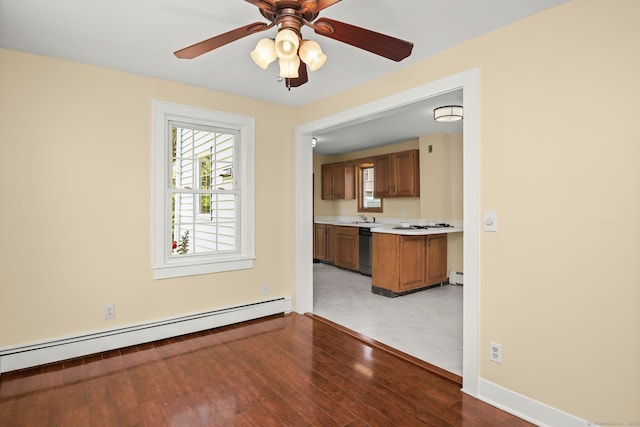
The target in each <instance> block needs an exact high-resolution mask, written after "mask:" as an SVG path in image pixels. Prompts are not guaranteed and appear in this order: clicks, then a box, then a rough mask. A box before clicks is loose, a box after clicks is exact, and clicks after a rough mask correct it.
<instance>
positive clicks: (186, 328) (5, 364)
mask: <svg viewBox="0 0 640 427" xmlns="http://www.w3.org/2000/svg"><path fill="white" fill-rule="evenodd" d="M291 310H292V301H291V297H290V296H286V297H282V298H276V299H272V300H269V301H262V302H257V303H253V304H246V305H241V306H237V307H229V308H224V309H219V310H213V311H208V312H203V313H196V314H191V315H187V316H181V317H175V318H170V319H164V320H159V321H154V322H148V323H143V324H137V325H131V326H125V327H120V328H115V329H109V330H103V331H98V332H92V333H87V334H83V335H76V336H70V337H63V338H55V339H50V340H46V341H42V342H37V343H31V344H26V345H21V346H16V347H9V348H3V349H0V374H2V372H9V371H15V370H17V369H24V368H29V367H33V366H39V365H44V364H47V363H53V362H58V361H61V360H67V359H72V358H74V357H81V356H86V355H89V354H94V353H100V352H103V351H108V350H113V349H116V348H123V347H128V346H131V345H137V344H143V343H146V342H151V341H156V340H161V339H166V338H170V337H175V336H179V335H184V334H189V333H192V332H199V331H204V330H207V329H212V328H217V327H220V326H225V325H231V324H234V323H239V322H244V321H247V320H253V319H258V318H260V317H265V316H270V315H273V314H280V313H289V312H291Z"/></svg>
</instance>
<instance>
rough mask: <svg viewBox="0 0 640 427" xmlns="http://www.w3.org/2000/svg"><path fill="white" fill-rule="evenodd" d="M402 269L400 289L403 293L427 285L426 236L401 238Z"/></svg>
mask: <svg viewBox="0 0 640 427" xmlns="http://www.w3.org/2000/svg"><path fill="white" fill-rule="evenodd" d="M398 238H399V239H400V250H399V257H400V269H399V272H398V273H399V287H400V290H401V291H404V290H409V289H413V288H419V287H421V286H424V284H425V272H426V263H425V256H424V248H425V237H424V236H399V237H398Z"/></svg>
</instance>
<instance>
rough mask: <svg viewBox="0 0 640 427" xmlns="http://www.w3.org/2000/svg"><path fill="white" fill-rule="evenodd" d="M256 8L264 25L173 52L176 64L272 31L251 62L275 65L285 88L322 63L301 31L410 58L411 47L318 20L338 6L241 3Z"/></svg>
mask: <svg viewBox="0 0 640 427" xmlns="http://www.w3.org/2000/svg"><path fill="white" fill-rule="evenodd" d="M245 1H247V2H249V3H251V4H253V5H254V6H256V7H257V8H258V9H259V10H260V13H261V14H262V16H263V17H265V18H266V19H267V20H268V21H269V23H264V22H254V23H252V24H248V25H245V26H243V27H240V28H236V29H235V30H231V31H228V32H226V33H223V34H220V35H217V36H215V37H212V38H210V39H207V40H204V41H201V42H199V43H196V44H194V45H191V46H189V47H185V48H184V49H180V50H178V51H176V52H174V55H175V56H177V57H178V58H183V59H192V58H195V57H198V56H200V55H202V54H204V53H207V52H210V51H212V50H214V49H217V48H219V47H221V46H224V45H226V44H228V43H231V42H234V41H236V40H239V39H241V38H243V37H246V36H248V35H250V34H255V33H259V32H261V31H265V30H268V29H269V28H272V27H274V26H275V27H276V28H277V29H278V34H277V36H276V38H275V40H273V39H268V38H267V39H262V40H260V42H258V46H256V50H254V51H252V52H251V57H252V58H253V60H254V61H255V62H256V64H258V65H259V66H260V67H261V68H263V69H266V68H267V66H268V65H269V64H270V63H271V62H273V61H275V60H276V59H279V64H280V77H281V78H284V80H285V84H286V86H287V87H288V88H289V89H291V87H298V86H301V85H303V84H305V83H307V82H308V81H309V78H308V75H307V66H308V67H309V69H310V70H312V71H315V70H317V69H318V68H320V67H321V66H322V65H323V64H324V62H325V61H326V59H327V57H326V55H324V53H322V50H321V49H320V46H319V45H318V43H317V42H315V41H313V40H304V39H303V38H302V33H301V31H300V30H301V28H302V27H303V26H305V25H306V26H307V27H310V28H312V29H313V30H314V31H315V33H316V34H319V35H321V36H325V37H329V38H331V39H334V40H338V41H341V42H343V43H346V44H349V45H351V46H355V47H357V48H360V49H363V50H366V51H368V52H371V53H374V54H376V55H380V56H382V57H385V58H388V59H391V60H393V61H396V62H398V61H402V60H403V59H404V58H406V57H408V56H409V55H411V51H412V49H413V43H411V42H408V41H405V40H401V39H397V38H395V37H391V36H387V35H385V34H381V33H378V32H375V31H371V30H367V29H365V28H361V27H356V26H354V25H350V24H346V23H344V22H339V21H335V20H333V19H328V18H320V19H316V18H317V17H318V14H319V13H320V12H321V11H322V10H324V9H326V8H328V7H329V6H332V5H334V4H336V3H338V2H339V1H340V0H245Z"/></svg>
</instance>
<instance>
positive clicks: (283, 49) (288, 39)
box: [276, 28, 300, 59]
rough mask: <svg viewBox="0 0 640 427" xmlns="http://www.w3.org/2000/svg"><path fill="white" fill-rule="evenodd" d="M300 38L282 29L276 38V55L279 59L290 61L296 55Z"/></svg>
mask: <svg viewBox="0 0 640 427" xmlns="http://www.w3.org/2000/svg"><path fill="white" fill-rule="evenodd" d="M299 46H300V38H299V37H298V35H297V34H296V33H294V32H293V31H291V30H289V29H287V28H284V29H282V30H280V31H278V35H277V36H276V55H278V58H280V59H291V58H293V57H294V56H296V53H298V47H299Z"/></svg>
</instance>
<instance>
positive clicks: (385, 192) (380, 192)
mask: <svg viewBox="0 0 640 427" xmlns="http://www.w3.org/2000/svg"><path fill="white" fill-rule="evenodd" d="M373 170H374V174H373V180H374V190H373V196H374V197H376V198H378V199H382V198H385V197H390V196H391V195H392V189H393V182H392V178H393V175H392V170H391V155H386V156H378V157H375V158H374V159H373Z"/></svg>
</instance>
